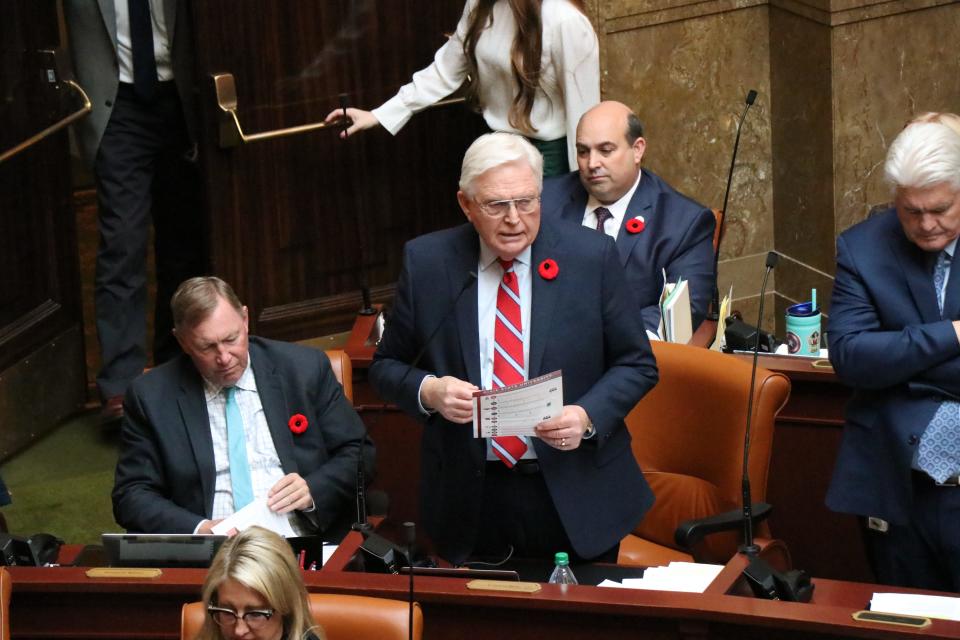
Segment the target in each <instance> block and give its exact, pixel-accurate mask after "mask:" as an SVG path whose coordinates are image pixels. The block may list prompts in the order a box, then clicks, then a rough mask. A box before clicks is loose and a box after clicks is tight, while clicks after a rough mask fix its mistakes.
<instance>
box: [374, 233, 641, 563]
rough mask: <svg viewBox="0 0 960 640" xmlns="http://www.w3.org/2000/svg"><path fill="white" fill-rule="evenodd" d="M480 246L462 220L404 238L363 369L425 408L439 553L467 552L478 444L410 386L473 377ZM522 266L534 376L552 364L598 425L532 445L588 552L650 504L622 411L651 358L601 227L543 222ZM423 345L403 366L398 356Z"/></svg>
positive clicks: (426, 470)
mask: <svg viewBox="0 0 960 640" xmlns="http://www.w3.org/2000/svg"><path fill="white" fill-rule="evenodd" d="M479 251H480V243H479V239H478V236H477V233H476V231H475V230H474V229H473V227H472V226H471V225H469V224H466V225H462V226H459V227H455V228H452V229H447V230H444V231H440V232H436V233H431V234H429V235H426V236H422V237H420V238H417V239H415V240H413V241H411V242H409V243H407V245H406V247H405V249H404V262H403V270H402V272H401V274H400V279H399V282H398V284H397V292H396V297H395V300H394V308H393V311H392V313H391V315H390V318H389V321H388V322H387V329H386V332H385V334H384V336H383V340H382V341H381V343H380V346H379V348H378V349H377V352H376V355H375V356H374V362H373V365H372V366H371V369H370V378H371V382H372V383H373V385H374V387H375V388H376V389H377V391H378V392H379V393H380V395H381V397H382V398H384V399H385V400H388V401H391V402H395V403H397V404H398V405H400V407H401V408H402V409H403V410H404V411H406V412H407V413H409V414H410V415H412V416H415V417H417V418H420V419H426V425H425V427H424V432H423V440H422V443H421V449H422V454H421V465H422V466H421V475H420V483H421V514H422V517H423V519H424V524H425V525H426V528H427V531H428V532H429V533H430V536H431V538H432V539H433V541H434V543H436V545H437V549H438V551H439V552H440V554H441V555H442V556H443V557H445V558H447V559H450V560H453V561H462V560H463V559H464V558H466V557H467V556H468V555H469V554H470V552H471V551H472V549H473V548H474V546H475V543H476V535H477V530H478V527H479V515H480V513H479V512H480V504H481V496H482V491H483V475H484V473H485V468H486V463H485V460H486V449H485V442H484V441H483V440H482V439H475V438H473V437H472V434H471V425H469V424H467V425H458V424H452V423H450V422H448V421H446V420H444V419H443V417H442V416H440V415H439V414H433V415H431V416H429V417H426V416H424V415H423V414H422V412H421V411H420V409H419V404H418V393H419V388H420V383H421V381H422V380H423V378H424V377H425V376H426V375H428V374H433V375H436V376H438V377H440V376H446V375H449V376H455V377H457V378H460V379H461V380H467V381H469V382H471V383H473V384H474V385H477V386H478V387H479V386H480V384H481V381H480V354H479V334H478V329H477V282H476V278H475V277H473V276H471V275H470V273H471V272H475V271H476V270H477V263H478V260H479ZM546 258H552V259H554V260H555V261H556V262H557V265H558V267H559V272H558V275H557V277H556V278H555V279H554V280H545V279H544V278H542V277H541V276H540V275H539V274H538V273H537V266H538V265H539V264H540V263H541V262H542V261H543V260H544V259H546ZM531 269H532V273H531V277H532V303H531V304H532V309H531V318H530V356H529V357H530V362H529V370H530V376H531V377H535V376H539V375H542V374H545V373H549V372H551V371H555V370H557V369H561V370H562V371H563V392H564V403H565V404H577V405H580V406H581V407H583V408H584V409H585V410H586V412H587V415H588V416H589V417H590V419H591V420H592V421H593V425H594V428H595V429H596V431H597V435H596V436H595V437H594V438H591V439H589V440H584V441H582V443H581V446H580V447H579V448H578V449H576V450H574V451H559V450H557V449H554V448H552V447H550V446H547V445H545V444H544V443H543V442H542V441H540V440H539V439H537V438H534V439H533V446H534V449H535V450H536V452H537V456H538V457H539V460H540V466H541V469H542V471H543V475H544V479H545V480H546V483H547V486H548V488H549V491H550V495H551V496H552V498H553V502H554V505H555V506H556V509H557V512H558V513H559V515H560V518H561V520H562V522H563V524H564V528H565V530H566V533H567V536H568V537H569V538H570V541H571V543H572V544H573V547H574V550H575V551H576V552H577V553H578V554H579V555H580V556H583V557H587V558H589V557H594V556H597V555H599V554H601V553H603V552H605V551H607V550H609V549H610V548H611V547H613V546H614V545H615V544H617V543H619V542H620V540H621V538H622V537H623V536H624V535H625V534H626V533H628V532H629V531H631V530H632V529H633V527H634V526H635V525H636V524H637V523H638V522H639V521H640V519H641V518H642V517H643V514H644V512H646V510H647V509H648V508H649V507H650V505H651V504H652V503H653V495H652V493H651V491H650V489H649V487H648V486H647V483H646V481H645V480H644V478H643V474H642V473H641V472H640V468H639V466H638V465H637V462H636V459H635V458H634V456H633V453H632V451H631V449H630V433H629V432H628V431H627V429H626V426H625V425H624V423H623V418H624V416H625V415H626V414H627V413H628V412H629V411H630V410H631V409H632V408H633V406H634V405H635V404H636V403H637V401H639V400H640V398H641V397H643V395H644V394H645V393H646V392H647V391H649V390H650V389H651V388H652V387H653V386H654V384H656V381H657V369H656V362H655V360H654V358H653V354H652V352H651V350H650V344H649V342H648V341H647V338H646V334H645V333H644V331H643V329H642V327H640V326H639V325H638V324H637V323H636V320H635V318H636V314H637V313H638V312H639V309H638V308H637V307H636V304H635V302H634V300H633V298H632V297H631V296H629V294H628V292H627V290H626V288H625V283H624V279H623V273H622V269H620V268H619V266H618V263H617V256H616V248H615V246H614V244H613V242H612V240H611V239H610V238H608V237H606V236H601V235H600V234H598V233H595V232H594V233H591V232H590V231H589V230H588V229H583V228H576V227H573V226H572V225H560V226H559V227H550V226H549V225H541V227H540V232H539V234H538V236H537V239H536V240H535V241H534V243H533V245H532V265H531ZM465 284H466V289H464V285H465ZM460 291H463V295H462V296H460V297H459V299H457V294H458V293H459V292H460ZM441 325H442V326H441ZM438 327H439V331H438V332H437V334H436V336H435V337H434V338H433V340H432V341H430V342H429V343H428V342H427V339H428V336H429V335H430V334H431V333H432V332H433V331H434V330H435V329H437V328H438ZM424 347H425V351H424V354H423V357H422V359H421V360H420V362H419V363H418V365H417V366H416V367H414V368H413V369H410V368H409V367H408V364H407V363H410V362H412V361H413V359H414V357H415V355H416V354H417V353H418V352H419V351H420V350H421V349H422V348H424Z"/></svg>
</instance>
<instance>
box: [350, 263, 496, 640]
mask: <svg viewBox="0 0 960 640" xmlns="http://www.w3.org/2000/svg"><path fill="white" fill-rule="evenodd" d="M476 279H477V274H476V272H474V271H470V272H469V273H467V277H466V279H465V280H464V281H463V284H462V285H461V286H460V290H459V291H457V295H456V296H454V298H453V302H452V303H450V308H449V309H447V311H446V312H445V313H444V314H443V317H441V318H440V322H438V323H437V326H436V327H434V328H433V331H431V332H430V335H429V336H427V339H426V340H424V341H423V345H422V346H421V347H420V350H419V351H417V354H416V355H415V356H414V357H413V359H412V360H411V361H410V363H409V364H407V367H406V369H405V370H404V372H403V376H401V378H400V382H399V383H398V384H397V388H398V389H399V388H401V387H403V383H404V382H406V380H407V377H408V376H409V375H410V372H411V371H413V370H414V369H415V368H416V366H417V364H419V362H420V360H421V358H423V355H424V354H425V353H426V352H427V349H428V348H429V347H430V345H431V344H432V343H433V339H434V338H435V337H436V335H437V333H439V332H440V328H441V327H443V325H445V324H446V323H447V320H449V319H450V316H452V315H453V313H454V311H455V310H456V308H457V303H458V302H460V298H462V297H463V294H464V293H465V292H466V290H467V289H469V288H470V285H471V284H473V283H474V282H475V281H476ZM386 407H387V404H386V402H384V403H382V404H381V405H380V411H379V412H378V414H377V417H376V418H375V420H379V418H380V416H382V415H383V412H384V410H385V409H386ZM362 467H363V460H362V459H361V461H360V463H359V465H358V467H357V522H356V523H355V524H354V525H353V529H354V531H359V532H360V533H361V535H362V536H363V543H362V544H361V545H360V549H361V550H362V551H364V552H365V553H367V554H368V556H370V557H371V558H372V559H374V561H375V562H376V563H377V564H380V565H382V567H383V568H384V570H386V571H387V572H388V573H399V568H400V564H401V560H402V559H403V556H404V555H406V558H407V565H408V566H409V567H410V628H411V629H413V542H414V539H415V537H416V533H415V525H414V523H412V522H404V523H403V527H404V530H405V531H406V537H407V545H406V551H404V550H403V549H401V548H400V547H399V545H396V544H394V543H393V542H390V541H389V540H387V539H386V538H384V537H383V536H381V535H379V534H377V533H375V532H374V531H373V527H372V526H371V525H370V524H369V523H368V522H367V517H366V504H365V503H366V498H365V495H366V494H365V489H364V476H363V468H362ZM411 633H412V632H411Z"/></svg>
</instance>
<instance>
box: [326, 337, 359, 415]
mask: <svg viewBox="0 0 960 640" xmlns="http://www.w3.org/2000/svg"><path fill="white" fill-rule="evenodd" d="M324 353H326V354H327V357H328V358H329V359H330V366H331V367H332V368H333V375H335V376H336V377H337V380H338V381H339V382H340V386H341V387H343V395H345V396H346V397H347V400H349V401H350V404H353V363H352V362H350V356H348V355H347V352H346V351H343V350H341V349H327V350H326V351H325V352H324Z"/></svg>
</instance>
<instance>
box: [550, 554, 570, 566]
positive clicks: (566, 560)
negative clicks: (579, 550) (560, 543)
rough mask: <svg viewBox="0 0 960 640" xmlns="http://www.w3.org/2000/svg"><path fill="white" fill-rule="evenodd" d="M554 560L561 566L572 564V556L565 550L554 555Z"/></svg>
mask: <svg viewBox="0 0 960 640" xmlns="http://www.w3.org/2000/svg"><path fill="white" fill-rule="evenodd" d="M553 560H554V563H555V564H558V565H560V566H561V567H565V566H567V565H568V564H570V557H569V556H567V553H566V552H565V551H560V552H558V553H557V555H555V556H554V557H553Z"/></svg>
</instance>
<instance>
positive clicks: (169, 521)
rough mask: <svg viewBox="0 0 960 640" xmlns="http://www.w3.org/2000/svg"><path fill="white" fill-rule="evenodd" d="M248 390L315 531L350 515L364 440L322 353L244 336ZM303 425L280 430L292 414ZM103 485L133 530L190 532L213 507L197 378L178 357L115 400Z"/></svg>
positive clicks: (369, 450) (208, 439) (368, 449)
mask: <svg viewBox="0 0 960 640" xmlns="http://www.w3.org/2000/svg"><path fill="white" fill-rule="evenodd" d="M249 349H250V362H251V365H252V367H253V374H254V377H255V378H256V381H257V392H258V393H259V395H260V402H261V404H262V405H263V411H264V414H265V415H266V418H267V425H268V426H269V427H270V434H271V435H272V437H273V444H274V446H275V447H276V449H277V455H278V457H279V458H280V465H281V466H282V467H283V472H284V474H287V473H299V474H300V475H301V476H303V478H304V480H306V481H307V485H308V486H309V487H310V494H311V495H312V496H313V500H314V503H315V506H316V509H315V510H314V511H311V512H303V515H304V516H306V517H307V519H308V520H309V521H310V522H311V524H312V525H313V526H314V527H315V528H316V529H317V530H318V531H327V530H329V529H331V527H334V526H336V527H339V526H341V525H342V524H343V520H344V519H347V520H349V518H350V516H351V515H353V514H354V512H355V508H354V504H355V501H354V497H355V495H356V477H357V464H358V461H359V460H360V457H361V451H362V453H363V456H364V459H365V461H366V465H367V467H368V471H372V464H373V456H374V450H373V444H372V443H371V442H370V441H369V440H368V439H367V437H366V428H365V427H364V425H363V423H362V422H361V421H360V417H359V416H358V415H357V412H356V411H354V410H353V407H352V406H351V405H350V403H349V401H347V399H346V397H344V395H343V389H342V387H341V386H340V384H339V383H338V382H337V379H336V377H335V376H334V374H333V370H332V369H331V367H330V361H329V360H328V359H327V357H326V356H325V355H324V353H323V352H322V351H318V350H317V349H312V348H310V347H304V346H300V345H294V344H289V343H285V342H276V341H273V340H265V339H262V338H256V337H252V336H251V337H250V347H249ZM298 413H300V414H303V415H304V416H305V417H306V418H307V430H306V431H304V432H303V433H301V434H294V433H293V432H291V431H290V427H289V424H288V423H289V420H290V418H291V417H292V416H294V415H296V414H298ZM121 437H122V442H121V451H120V458H119V460H118V461H117V470H116V479H115V484H114V489H113V513H114V517H115V518H116V520H117V523H118V524H119V525H120V526H122V527H124V528H126V529H128V530H129V531H135V532H146V533H191V532H192V531H193V530H194V529H195V528H196V526H197V524H198V523H199V522H200V521H201V520H203V519H209V518H210V517H211V513H212V511H213V490H214V482H215V469H214V459H213V439H212V436H211V435H210V420H209V417H208V415H207V405H206V399H205V397H204V391H203V380H202V378H201V377H200V374H199V373H197V370H196V368H195V367H194V366H193V362H192V361H191V360H190V358H189V357H187V356H186V355H181V356H180V357H178V358H176V359H174V360H171V361H169V362H167V363H165V364H163V365H160V366H159V367H157V368H155V369H153V370H151V371H149V372H147V373H146V374H144V375H142V376H140V377H139V378H137V379H136V380H134V382H133V384H131V385H130V388H129V390H128V391H127V395H126V398H125V399H124V420H123V426H122V431H121Z"/></svg>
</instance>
